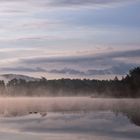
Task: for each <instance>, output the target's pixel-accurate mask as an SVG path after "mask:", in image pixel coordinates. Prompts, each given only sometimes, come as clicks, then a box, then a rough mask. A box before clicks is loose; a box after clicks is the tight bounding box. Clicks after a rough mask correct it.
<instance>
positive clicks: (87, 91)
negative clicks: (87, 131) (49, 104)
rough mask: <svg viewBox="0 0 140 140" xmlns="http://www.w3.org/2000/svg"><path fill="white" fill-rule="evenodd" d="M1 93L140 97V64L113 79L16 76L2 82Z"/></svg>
mask: <svg viewBox="0 0 140 140" xmlns="http://www.w3.org/2000/svg"><path fill="white" fill-rule="evenodd" d="M0 95H1V96H11V97H14V96H15V97H16V96H31V97H32V96H37V97H39V96H45V97H46V96H90V97H91V98H93V97H116V98H138V97H140V67H136V68H134V69H132V70H130V71H129V73H128V74H127V75H126V76H125V77H122V79H120V80H119V79H118V78H117V77H115V78H114V79H113V80H94V79H93V80H89V79H83V80H81V79H58V80H47V79H46V78H44V77H42V78H41V79H40V80H36V81H25V80H23V79H12V80H11V81H9V82H8V83H5V82H4V81H0Z"/></svg>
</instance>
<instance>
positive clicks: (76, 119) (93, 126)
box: [0, 97, 140, 140]
mask: <svg viewBox="0 0 140 140" xmlns="http://www.w3.org/2000/svg"><path fill="white" fill-rule="evenodd" d="M139 107H140V99H108V98H106V99H102V98H97V99H95V98H91V97H48V98H47V97H46V98H43V97H42V98H27V97H23V98H21V97H20V98H8V97H7V98H0V114H1V117H0V139H2V140H9V139H10V140H19V139H20V140H25V139H26V140H30V139H33V140H93V139H94V140H139V139H140V127H139V119H137V118H140V117H139V113H138V112H139V111H138V109H139Z"/></svg>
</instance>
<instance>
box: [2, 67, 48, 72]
mask: <svg viewBox="0 0 140 140" xmlns="http://www.w3.org/2000/svg"><path fill="white" fill-rule="evenodd" d="M1 71H6V72H11V71H12V72H46V70H45V69H42V68H39V67H37V68H27V67H15V68H12V67H3V68H1Z"/></svg>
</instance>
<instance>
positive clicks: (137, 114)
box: [113, 106, 140, 126]
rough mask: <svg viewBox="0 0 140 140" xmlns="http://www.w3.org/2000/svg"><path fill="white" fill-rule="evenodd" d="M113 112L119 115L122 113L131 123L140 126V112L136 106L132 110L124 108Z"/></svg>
mask: <svg viewBox="0 0 140 140" xmlns="http://www.w3.org/2000/svg"><path fill="white" fill-rule="evenodd" d="M113 112H114V113H115V114H116V115H118V114H119V113H121V114H122V115H124V116H126V117H127V118H128V119H129V120H130V122H131V123H133V124H135V125H137V126H140V111H139V110H138V108H137V107H136V106H133V107H132V108H123V107H121V108H120V109H119V110H118V109H117V110H113Z"/></svg>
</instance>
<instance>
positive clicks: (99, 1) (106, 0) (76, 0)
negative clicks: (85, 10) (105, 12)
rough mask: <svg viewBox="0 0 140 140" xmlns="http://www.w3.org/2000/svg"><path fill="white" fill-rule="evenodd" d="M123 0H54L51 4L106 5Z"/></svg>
mask: <svg viewBox="0 0 140 140" xmlns="http://www.w3.org/2000/svg"><path fill="white" fill-rule="evenodd" d="M120 2H122V0H52V1H51V2H49V3H50V5H53V6H74V5H80V6H81V5H82V6H85V5H104V4H112V3H120ZM123 2H130V0H124V1H123Z"/></svg>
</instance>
